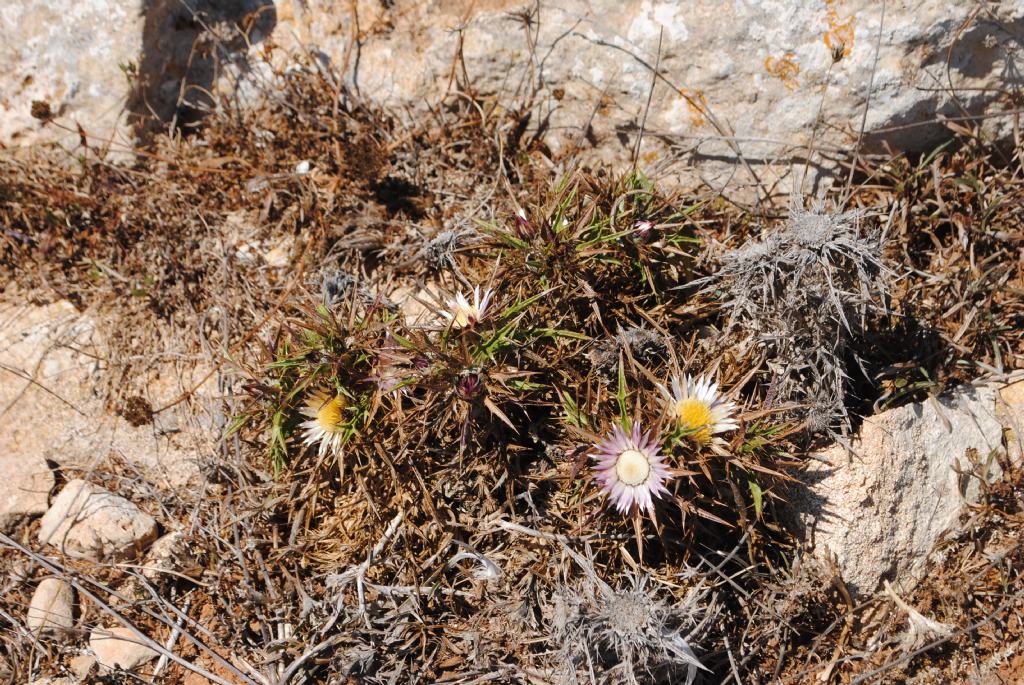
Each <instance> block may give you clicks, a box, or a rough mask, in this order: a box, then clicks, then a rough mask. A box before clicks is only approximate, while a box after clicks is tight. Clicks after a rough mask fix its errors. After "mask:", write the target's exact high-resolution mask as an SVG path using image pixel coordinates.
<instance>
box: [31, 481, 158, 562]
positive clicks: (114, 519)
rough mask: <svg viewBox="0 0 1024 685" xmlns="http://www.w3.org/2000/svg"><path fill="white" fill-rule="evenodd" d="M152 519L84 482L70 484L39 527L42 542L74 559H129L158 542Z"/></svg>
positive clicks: (126, 501)
mask: <svg viewBox="0 0 1024 685" xmlns="http://www.w3.org/2000/svg"><path fill="white" fill-rule="evenodd" d="M156 534H157V525H156V521H155V520H154V519H153V517H152V516H150V515H149V514H146V513H145V512H142V511H140V510H139V508H138V507H136V506H135V505H134V504H132V503H131V502H129V501H128V500H126V499H125V498H124V497H120V496H118V495H115V494H113V493H111V492H108V491H106V490H104V489H103V488H100V487H98V486H95V485H92V484H90V483H87V482H85V481H83V480H73V481H71V482H69V483H68V484H67V485H66V486H64V489H63V490H61V492H60V494H59V495H57V497H56V498H55V499H54V500H53V504H52V505H51V506H50V509H49V511H47V512H46V514H45V515H44V516H43V519H42V521H41V523H40V526H39V541H40V542H43V543H47V544H50V545H53V546H54V547H56V548H58V549H59V550H61V551H62V552H64V553H65V554H67V555H69V556H73V557H79V558H85V559H93V560H97V561H98V560H100V559H104V558H106V557H114V558H127V557H130V556H132V555H133V554H134V553H135V552H136V551H137V550H139V549H142V548H143V547H145V546H146V545H148V544H149V543H150V542H152V541H153V540H154V539H156Z"/></svg>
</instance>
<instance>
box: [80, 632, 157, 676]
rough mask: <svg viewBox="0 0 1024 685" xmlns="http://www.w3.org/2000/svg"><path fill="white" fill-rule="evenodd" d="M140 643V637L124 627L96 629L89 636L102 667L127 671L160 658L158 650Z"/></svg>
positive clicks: (91, 647) (90, 645)
mask: <svg viewBox="0 0 1024 685" xmlns="http://www.w3.org/2000/svg"><path fill="white" fill-rule="evenodd" d="M140 643H141V640H140V639H139V637H138V636H137V635H136V634H135V633H133V632H132V631H131V630H129V629H128V628H125V627H124V626H118V627H116V628H96V629H95V630H93V631H92V634H91V635H90V636H89V648H90V649H92V651H93V653H94V654H95V655H96V661H97V662H99V664H100V666H103V667H105V668H121V669H124V670H126V671H130V670H132V669H133V668H138V667H139V666H141V665H143V664H144V663H146V662H147V661H151V660H153V659H155V658H157V657H158V656H160V654H159V652H157V651H156V650H154V649H151V648H149V647H147V646H146V645H144V644H140Z"/></svg>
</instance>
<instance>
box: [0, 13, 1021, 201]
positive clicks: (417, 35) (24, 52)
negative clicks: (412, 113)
mask: <svg viewBox="0 0 1024 685" xmlns="http://www.w3.org/2000/svg"><path fill="white" fill-rule="evenodd" d="M15 4H16V5H17V6H16V7H15V6H12V7H11V8H8V9H6V10H5V12H4V13H3V14H2V15H0V22H3V23H2V24H0V27H2V29H3V30H2V31H0V32H2V33H5V34H9V35H11V36H17V40H6V41H2V44H3V46H4V47H2V48H0V66H3V68H4V72H3V73H4V74H5V76H4V77H2V78H0V104H2V107H3V113H4V116H3V117H0V120H2V121H4V122H5V123H4V124H3V126H2V127H0V142H10V141H11V140H12V139H15V138H18V137H19V136H20V137H21V139H25V140H28V139H31V138H34V137H36V136H37V134H38V133H39V132H40V131H39V122H37V121H35V120H33V119H32V118H31V108H32V107H31V105H32V100H34V99H39V100H45V101H47V102H49V104H50V107H51V109H53V110H54V111H55V112H56V113H58V114H59V115H60V116H59V117H58V118H57V122H56V123H60V124H62V125H64V126H65V127H69V128H70V129H71V130H72V131H73V130H74V126H73V125H72V123H73V121H77V122H79V123H82V124H83V125H84V126H85V127H86V129H87V130H104V129H105V128H110V127H109V126H108V124H107V122H109V120H110V119H111V117H112V116H113V115H114V114H116V113H118V112H120V111H121V110H122V109H123V108H124V106H125V105H126V104H127V105H130V108H131V109H132V110H133V111H135V113H137V114H146V113H149V112H151V113H155V114H157V115H158V116H159V117H160V118H162V119H164V120H165V121H172V120H174V121H177V122H178V123H181V122H182V121H183V119H187V118H189V116H191V114H190V112H191V111H192V110H195V109H201V108H202V106H203V104H204V102H203V101H202V99H203V98H204V97H205V96H203V95H202V93H205V92H207V91H212V90H218V89H219V90H220V92H224V90H225V89H230V90H231V92H232V93H234V94H237V95H240V96H241V97H244V96H245V95H246V93H251V92H252V90H253V89H254V88H255V87H257V86H258V85H259V84H262V83H266V82H267V81H268V70H267V69H265V68H263V67H265V66H266V62H265V60H266V59H269V60H270V61H271V62H273V63H274V64H275V66H277V67H281V66H284V65H285V64H286V63H287V62H288V61H289V60H290V59H291V58H292V57H293V56H294V55H297V54H299V53H302V54H311V53H312V54H315V55H317V56H318V57H319V58H320V59H322V60H324V61H328V62H330V63H332V64H333V65H334V67H335V68H337V69H338V70H340V71H341V72H342V73H343V75H344V77H345V79H346V80H347V82H348V83H349V84H350V85H351V86H352V87H354V88H355V89H356V90H357V91H358V92H359V93H360V94H361V95H363V96H365V97H367V98H369V99H372V100H376V101H380V102H382V103H384V104H387V105H393V106H395V108H396V111H400V110H401V109H402V108H405V107H408V106H413V107H415V106H417V105H423V104H424V103H426V104H430V105H436V103H437V102H438V101H439V100H440V99H442V98H444V97H446V96H448V95H450V94H451V93H453V92H455V91H458V90H463V91H470V92H472V93H474V94H475V95H478V96H482V97H484V98H489V99H491V100H493V101H494V102H495V103H497V104H498V105H500V106H502V107H505V108H507V109H514V110H521V111H526V110H532V111H533V115H532V119H531V122H530V127H529V128H530V129H532V130H533V131H537V130H540V131H541V138H542V139H543V140H544V141H545V142H546V144H547V145H548V147H549V149H550V150H551V151H552V152H553V153H554V154H555V155H556V156H557V155H558V154H560V153H561V152H564V151H567V150H571V149H575V148H576V147H577V146H579V147H580V148H581V149H583V150H584V151H588V154H592V155H597V156H600V157H602V158H607V159H609V160H613V161H623V160H626V159H628V158H629V157H630V156H631V153H632V148H633V140H634V138H635V132H636V131H637V130H638V129H639V127H640V124H641V121H642V120H643V118H644V112H645V109H646V108H647V101H648V94H649V92H650V89H651V86H652V83H654V79H653V68H654V65H655V64H657V65H658V68H659V74H660V76H659V78H658V80H657V82H656V83H655V88H654V91H653V94H652V97H651V99H650V110H649V113H648V116H647V119H646V130H647V131H648V136H647V141H648V142H647V146H646V147H645V148H644V150H643V151H642V159H641V162H642V163H643V164H644V165H645V166H647V167H656V168H661V169H662V170H664V169H665V168H667V167H670V166H674V167H676V168H678V167H680V166H681V165H679V164H676V162H678V161H679V160H688V161H691V162H699V163H700V164H701V166H702V168H704V169H708V168H710V167H711V165H710V162H711V160H716V159H717V160H724V161H725V162H727V163H726V164H724V165H719V166H720V167H721V172H722V174H723V175H722V179H723V181H724V179H725V178H727V177H729V175H731V174H733V173H735V171H736V168H737V165H736V162H737V161H738V160H743V161H742V162H741V163H740V166H741V167H742V168H743V173H746V174H747V176H748V180H750V178H749V177H750V174H751V173H753V174H756V175H757V176H758V177H759V179H760V181H761V182H763V183H765V184H771V183H773V182H776V181H777V180H778V179H777V178H776V177H775V176H774V174H776V173H785V172H786V171H787V170H789V169H790V168H791V167H795V168H796V169H802V160H803V159H804V157H805V155H806V152H807V148H808V147H809V146H810V145H811V143H812V142H813V146H814V148H815V149H816V150H817V151H818V153H819V154H818V155H816V156H815V163H817V162H819V161H821V155H827V156H835V155H843V154H846V153H848V151H849V150H851V148H852V147H853V145H854V144H855V143H856V141H857V139H858V130H859V128H860V124H861V118H862V114H863V112H864V111H865V105H866V104H868V96H869V93H870V107H868V108H867V118H866V122H865V123H866V127H867V134H868V135H867V137H866V139H865V142H867V143H868V144H869V146H870V147H871V148H872V149H879V148H880V146H881V145H882V143H891V144H893V145H894V146H895V147H897V148H901V149H922V148H927V147H929V146H931V145H933V144H934V143H935V142H936V140H937V138H938V137H939V136H941V135H944V130H943V128H942V124H941V123H939V122H938V119H939V118H941V117H953V118H961V117H964V116H967V115H982V116H983V117H984V118H983V119H980V121H981V122H982V123H983V126H984V129H985V131H986V132H987V134H988V135H990V136H993V137H996V138H1009V137H1010V136H1011V134H1012V125H1013V119H1012V117H1010V116H1000V115H999V113H1000V112H1001V111H1003V110H1013V109H1014V105H1013V104H1012V102H1010V100H1009V98H1012V93H1013V92H1014V91H1015V89H1016V88H1018V87H1019V86H1020V85H1021V83H1020V80H1021V77H1020V75H1019V74H1018V71H1017V70H1016V69H1014V67H1013V59H1014V58H1013V56H1014V54H1015V53H1016V50H1017V47H1016V41H1017V39H1016V38H1015V36H1017V35H1019V32H1020V29H1021V27H1022V26H1024V2H1022V0H1013V1H1012V2H1004V3H999V4H998V5H993V6H992V7H986V8H985V11H984V12H979V11H978V9H977V8H978V5H977V3H976V2H973V1H972V0H949V1H938V0H928V1H926V2H919V1H917V0H891V1H890V2H887V3H884V4H883V3H879V2H876V1H875V0H813V1H811V2H804V1H803V0H779V1H777V2H763V3H758V2H749V1H748V0H727V1H726V2H721V1H720V0H693V1H692V2H679V1H678V0H676V1H668V0H663V1H659V0H565V1H564V2H558V3H555V2H540V3H539V4H537V5H536V6H535V3H534V2H533V0H487V1H486V2H470V1H468V0H459V1H457V2H437V1H436V0H435V1H434V2H423V1H422V0H394V1H393V2H378V1H377V0H359V1H357V2H354V3H353V2H349V0H274V1H271V0H231V1H230V2H214V1H213V0H201V1H200V2H197V3H188V4H189V5H193V6H194V8H195V9H196V11H197V13H198V17H197V18H196V17H193V16H192V14H191V13H190V11H189V10H188V9H187V7H186V3H180V2H175V1H174V0H154V1H149V2H143V1H142V0H129V2H127V3H125V2H120V3H114V2H112V1H111V0H95V2H90V3H77V4H74V5H73V6H72V7H71V9H65V8H63V6H61V7H60V8H58V6H57V5H56V4H54V3H53V2H52V1H51V0H25V1H24V2H21V3H15ZM883 6H884V11H885V14H884V18H883V15H882V12H883ZM261 41H262V42H263V44H260V42H261ZM659 46H660V49H659ZM876 46H877V51H876ZM275 47H277V48H280V49H274V48H275ZM124 71H127V72H128V73H131V74H136V75H137V76H136V77H135V78H134V79H133V82H132V83H130V82H129V79H127V78H125V74H124V73H123V72H124ZM182 84H186V86H188V87H183V85H182ZM130 96H131V97H130ZM132 97H134V101H133V102H129V100H131V99H132ZM186 110H189V111H186ZM192 113H193V114H194V112H192ZM819 114H820V118H819ZM819 121H820V122H821V123H820V124H819V123H818V122H819ZM47 130H48V131H50V132H52V133H56V134H60V135H66V133H65V132H64V131H63V130H62V129H61V128H58V127H56V126H53V125H50V126H49V128H48V129H47ZM44 133H45V131H44ZM594 143H597V145H596V146H594ZM769 160H773V161H774V163H775V164H774V166H773V167H772V168H771V169H768V168H766V167H763V166H761V165H763V164H765V162H766V161H769ZM704 177H705V179H708V175H707V173H705V174H704ZM709 180H710V179H709ZM712 182H713V181H712ZM791 187H792V186H788V187H786V188H785V190H789V189H790V188H791Z"/></svg>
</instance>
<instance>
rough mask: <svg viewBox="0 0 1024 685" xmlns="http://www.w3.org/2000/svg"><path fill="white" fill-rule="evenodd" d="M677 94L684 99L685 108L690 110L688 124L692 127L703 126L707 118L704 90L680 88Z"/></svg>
mask: <svg viewBox="0 0 1024 685" xmlns="http://www.w3.org/2000/svg"><path fill="white" fill-rule="evenodd" d="M679 94H680V95H682V96H683V99H684V100H685V101H686V109H687V110H688V111H689V112H690V124H691V125H693V127H694V128H697V127H698V126H703V125H704V122H705V121H706V120H707V105H708V101H707V100H706V99H705V98H704V91H702V90H692V89H690V88H680V89H679Z"/></svg>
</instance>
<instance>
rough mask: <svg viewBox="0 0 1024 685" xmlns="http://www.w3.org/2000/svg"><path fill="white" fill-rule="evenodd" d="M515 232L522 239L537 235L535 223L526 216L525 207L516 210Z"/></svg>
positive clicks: (529, 238)
mask: <svg viewBox="0 0 1024 685" xmlns="http://www.w3.org/2000/svg"><path fill="white" fill-rule="evenodd" d="M515 234H516V237H517V238H519V239H520V240H531V239H532V238H533V237H534V235H536V231H535V230H534V228H533V224H531V223H530V220H529V219H528V218H526V211H525V210H523V209H519V210H517V211H516V222H515Z"/></svg>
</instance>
